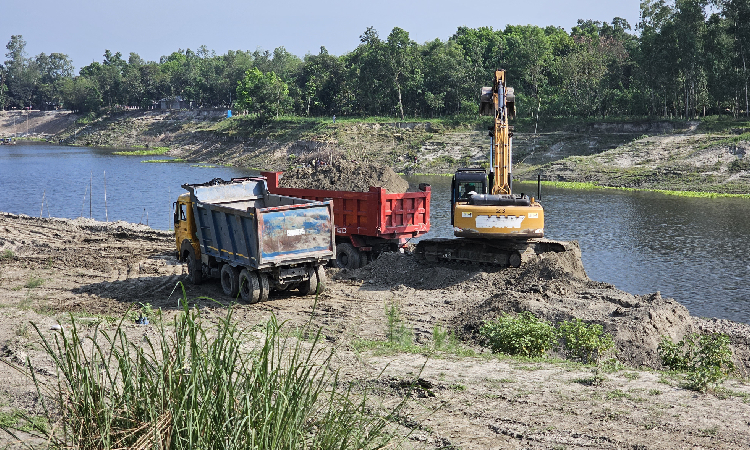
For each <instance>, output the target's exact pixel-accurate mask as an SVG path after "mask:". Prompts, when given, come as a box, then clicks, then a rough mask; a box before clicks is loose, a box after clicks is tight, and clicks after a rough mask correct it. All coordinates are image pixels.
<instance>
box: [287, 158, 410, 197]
mask: <svg viewBox="0 0 750 450" xmlns="http://www.w3.org/2000/svg"><path fill="white" fill-rule="evenodd" d="M370 186H375V187H383V188H385V189H386V191H388V193H389V194H395V193H403V192H406V191H407V190H408V189H409V182H408V181H406V180H404V179H403V178H401V177H400V176H399V175H398V174H397V173H396V172H394V171H393V169H391V168H390V167H388V166H383V165H378V164H373V163H356V162H351V161H346V160H343V159H338V160H335V161H333V163H332V164H326V165H320V166H318V165H312V166H308V167H299V168H295V169H290V170H288V171H287V172H284V175H283V177H282V178H281V180H280V181H279V187H283V188H298V189H326V190H334V191H355V192H367V191H369V190H370Z"/></svg>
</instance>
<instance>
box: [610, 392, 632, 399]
mask: <svg viewBox="0 0 750 450" xmlns="http://www.w3.org/2000/svg"><path fill="white" fill-rule="evenodd" d="M628 397H630V395H629V394H628V393H626V392H623V391H622V390H620V389H615V390H614V391H609V392H607V400H614V399H618V398H628Z"/></svg>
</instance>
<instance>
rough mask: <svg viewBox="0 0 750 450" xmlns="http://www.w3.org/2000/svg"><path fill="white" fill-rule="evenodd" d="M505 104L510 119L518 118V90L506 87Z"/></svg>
mask: <svg viewBox="0 0 750 450" xmlns="http://www.w3.org/2000/svg"><path fill="white" fill-rule="evenodd" d="M505 105H506V106H507V107H508V119H510V120H512V119H515V118H516V92H515V90H514V89H513V88H512V87H509V88H506V89H505Z"/></svg>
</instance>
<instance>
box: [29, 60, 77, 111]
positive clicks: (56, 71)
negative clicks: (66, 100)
mask: <svg viewBox="0 0 750 450" xmlns="http://www.w3.org/2000/svg"><path fill="white" fill-rule="evenodd" d="M35 65H36V67H37V70H38V71H39V80H38V82H37V86H36V89H35V94H34V97H35V98H36V101H35V102H36V104H38V105H39V108H40V109H45V108H47V107H53V106H56V105H58V104H60V103H62V83H63V81H64V80H66V79H69V78H72V77H73V63H72V62H71V61H70V59H69V58H68V55H64V54H62V53H50V54H49V55H46V54H44V53H40V54H39V55H37V57H36V58H35Z"/></svg>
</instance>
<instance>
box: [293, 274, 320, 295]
mask: <svg viewBox="0 0 750 450" xmlns="http://www.w3.org/2000/svg"><path fill="white" fill-rule="evenodd" d="M307 273H308V275H309V276H310V277H309V278H308V279H307V280H305V281H303V282H301V283H300V284H299V286H298V287H297V289H299V293H300V295H315V293H316V292H317V290H318V273H317V272H316V271H315V268H311V269H308V272H307Z"/></svg>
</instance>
